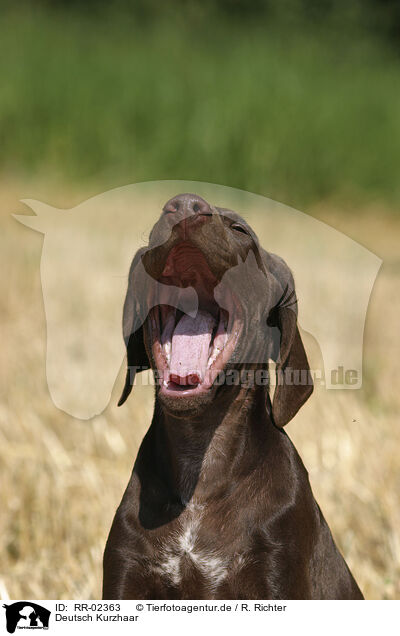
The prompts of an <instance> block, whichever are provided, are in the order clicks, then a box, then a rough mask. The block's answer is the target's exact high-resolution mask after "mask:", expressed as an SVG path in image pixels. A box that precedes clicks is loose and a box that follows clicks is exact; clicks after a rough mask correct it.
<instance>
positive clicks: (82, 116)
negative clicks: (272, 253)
mask: <svg viewBox="0 0 400 636" xmlns="http://www.w3.org/2000/svg"><path fill="white" fill-rule="evenodd" d="M22 7H23V8H22V9H20V10H11V9H9V10H7V11H4V12H3V15H2V19H1V21H0V86H1V90H0V147H1V154H0V171H1V172H3V173H4V174H12V175H19V176H21V177H22V178H26V177H27V176H30V177H32V176H36V175H40V176H46V178H48V179H50V178H51V179H60V180H62V181H67V182H70V181H72V182H77V183H88V182H95V183H101V184H102V187H104V188H106V187H111V186H116V185H120V184H123V183H129V182H136V181H142V180H153V179H193V180H200V181H210V182H216V183H221V184H224V185H230V186H234V187H237V188H243V189H246V190H250V191H253V192H257V193H261V194H264V195H267V196H270V197H271V198H274V199H278V200H281V201H284V202H286V203H289V204H292V205H295V206H296V207H302V206H307V205H311V204H313V203H315V202H319V201H324V200H327V199H334V200H335V201H338V202H340V201H346V202H349V201H354V202H355V204H356V205H357V204H358V203H360V202H361V203H364V202H365V201H367V200H368V201H369V202H370V201H371V200H372V201H380V202H382V201H383V202H385V203H387V204H388V206H389V207H392V208H393V209H395V208H396V205H397V204H398V203H399V201H400V187H399V184H398V178H397V177H398V175H397V173H398V167H399V165H400V83H399V81H398V78H399V71H400V59H399V56H398V52H396V51H394V50H391V48H390V46H389V44H387V43H384V42H383V40H380V39H379V38H378V37H374V36H373V35H372V34H371V33H370V32H368V31H366V30H363V29H361V28H360V29H353V30H351V29H344V28H342V27H341V25H340V23H339V24H336V25H334V26H332V24H331V25H330V26H327V27H326V28H324V27H323V25H321V24H320V23H319V24H318V25H314V27H312V26H310V25H307V26H306V25H304V24H303V25H301V28H300V27H299V25H297V26H296V25H294V26H293V25H290V24H288V25H284V24H282V23H281V24H275V23H274V22H273V21H272V22H270V23H268V24H267V22H266V21H259V22H258V23H257V22H256V21H253V22H251V23H250V24H247V25H246V26H245V28H242V26H241V25H240V21H239V22H238V21H232V22H228V21H226V20H225V21H221V20H219V19H215V21H213V22H212V21H207V20H203V21H200V22H199V24H198V25H197V26H196V22H195V21H194V22H193V21H192V22H190V23H187V22H185V20H184V19H183V18H182V16H180V15H177V16H176V19H169V20H167V21H166V20H165V19H164V18H160V19H158V20H153V21H150V22H149V21H148V22H142V23H141V22H139V21H137V20H135V19H133V18H128V17H127V16H126V15H124V14H123V13H121V14H120V13H118V12H114V13H113V14H108V17H105V16H104V15H103V16H98V15H96V14H91V13H90V11H89V12H87V13H86V14H84V13H82V12H76V11H65V10H64V11H56V12H54V11H50V10H47V11H44V10H39V9H38V8H36V9H35V8H34V7H33V5H31V6H25V7H24V5H22Z"/></svg>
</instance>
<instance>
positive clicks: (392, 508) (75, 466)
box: [0, 182, 400, 599]
mask: <svg viewBox="0 0 400 636" xmlns="http://www.w3.org/2000/svg"><path fill="white" fill-rule="evenodd" d="M32 189H34V188H32ZM2 190H3V192H2V194H1V196H0V206H1V216H0V222H1V243H2V247H1V255H2V259H3V262H2V276H1V283H0V285H1V287H0V316H1V323H2V341H1V342H2V345H1V352H0V361H1V367H0V373H1V383H0V467H1V491H0V492H1V494H0V497H1V499H0V507H1V516H0V555H1V557H0V558H1V562H0V592H1V593H2V595H3V597H5V596H6V595H7V593H8V595H9V596H10V597H11V598H32V599H40V598H55V599H65V598H99V597H100V594H101V576H102V573H101V561H102V552H103V548H104V544H105V540H106V537H107V533H108V530H109V526H110V524H111V521H112V518H113V515H114V512H115V509H116V506H117V505H118V503H119V501H120V498H121V496H122V492H123V489H124V488H125V485H126V483H127V481H128V478H129V474H130V471H131V468H132V464H133V460H134V456H135V454H136V451H137V448H138V444H139V443H140V440H141V438H142V436H143V434H144V432H145V430H146V427H147V426H148V424H149V422H150V418H151V414H152V401H153V395H152V389H151V387H137V388H136V389H135V391H134V396H133V397H132V398H131V399H130V400H128V402H127V404H126V405H125V406H124V408H122V409H118V408H117V407H116V401H117V397H118V393H119V390H120V388H121V385H122V377H123V370H122V372H121V373H120V375H119V378H118V381H117V383H116V386H115V388H114V391H113V398H112V400H111V403H110V405H109V406H108V408H107V409H106V411H105V412H104V413H103V414H102V415H100V416H98V417H96V418H94V419H92V420H89V421H80V420H76V419H74V418H72V417H70V416H68V415H66V414H65V413H63V412H62V411H59V410H57V409H56V408H55V406H54V404H53V403H52V401H51V399H50V396H49V393H48V389H47V384H46V375H45V347H46V325H45V317H44V311H43V300H42V294H41V284H40V272H39V260H40V253H41V247H42V237H41V235H39V234H35V233H32V232H30V231H29V230H27V229H25V228H21V226H18V224H17V223H16V222H15V221H14V220H13V219H11V218H10V216H9V213H10V212H12V211H18V210H21V205H20V204H18V199H19V198H21V197H22V196H25V195H26V187H25V188H22V187H18V186H17V185H15V184H14V185H13V184H5V183H4V182H3V188H2ZM34 194H35V195H36V196H37V198H43V199H46V198H47V199H49V198H50V197H49V195H48V192H46V193H45V194H43V193H42V192H40V189H39V188H38V187H37V188H36V191H35V193H34ZM57 197H58V199H57ZM63 198H64V201H63ZM82 198H84V197H78V196H77V194H76V193H75V195H73V194H71V193H68V194H67V195H64V197H63V196H62V195H61V194H60V193H58V194H57V195H55V196H54V200H55V201H56V202H57V203H59V204H60V205H62V203H66V204H67V205H71V204H72V203H74V202H76V201H77V200H79V199H82ZM315 214H316V215H317V216H319V218H321V219H322V220H325V221H327V222H329V223H331V224H332V225H333V226H334V227H336V228H338V229H339V230H341V231H343V232H345V233H348V234H349V235H350V236H351V237H352V238H354V239H355V240H356V241H359V242H360V243H362V244H364V245H365V246H366V247H368V248H369V249H371V250H372V251H374V252H375V253H377V254H378V255H379V256H381V257H382V258H383V259H384V264H383V267H382V269H381V272H380V274H379V277H378V280H377V282H376V285H375V288H374V291H373V294H372V298H371V303H370V309H369V313H368V317H367V326H366V332H365V356H364V369H365V377H364V387H363V389H362V390H359V391H331V392H326V391H317V392H316V393H315V394H314V396H313V398H312V399H311V400H310V401H309V403H308V404H307V405H306V406H305V407H304V409H303V410H302V412H301V413H300V414H299V415H298V416H297V417H296V419H295V420H294V421H293V422H292V423H290V425H289V426H288V427H287V429H288V432H289V435H290V436H291V437H292V439H293V441H294V442H295V444H296V446H297V448H298V450H299V452H300V454H301V456H302V458H303V461H304V463H305V465H306V466H307V468H308V470H309V473H310V478H311V482H312V486H313V489H314V492H315V494H316V497H317V499H318V501H319V503H320V505H321V508H322V510H323V511H324V513H325V516H326V518H327V520H328V523H329V524H330V526H331V529H332V531H333V534H334V536H335V539H336V541H337V543H338V544H339V546H340V548H341V550H342V552H343V553H344V556H345V558H346V559H347V561H348V563H349V565H350V567H351V569H352V571H353V572H354V575H355V577H356V578H357V580H358V582H359V584H360V586H361V588H362V590H363V591H364V594H365V595H366V597H367V598H370V599H381V598H391V599H393V598H400V538H399V528H400V506H399V493H400V427H399V426H398V424H399V422H398V415H399V411H400V397H399V392H398V390H397V387H398V386H399V380H400V371H399V367H398V353H399V345H400V332H399V328H398V321H399V315H400V298H399V296H398V289H399V282H400V261H399V253H398V244H399V239H400V222H399V221H398V220H395V219H394V218H393V217H390V216H389V215H386V214H385V213H384V211H382V210H369V211H368V210H367V211H365V213H363V212H362V211H361V212H359V214H358V215H357V217H352V216H351V215H348V214H346V215H345V214H343V213H341V214H337V213H336V212H335V211H334V210H329V209H325V208H322V209H319V210H316V211H315Z"/></svg>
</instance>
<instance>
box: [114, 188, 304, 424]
mask: <svg viewBox="0 0 400 636" xmlns="http://www.w3.org/2000/svg"><path fill="white" fill-rule="evenodd" d="M123 334H124V339H125V343H126V347H127V357H128V373H127V377H126V382H125V387H124V391H123V394H122V396H121V399H120V402H119V404H120V405H121V404H122V403H123V402H124V401H125V400H126V398H127V397H128V395H129V393H130V391H131V388H132V383H133V380H134V372H135V370H137V371H140V370H142V369H146V368H150V367H151V368H152V369H153V371H154V372H155V376H156V387H157V393H158V398H159V400H160V401H161V403H162V404H163V406H164V408H166V409H167V410H169V411H170V412H173V413H175V414H182V415H184V414H187V413H197V414H200V413H201V411H202V409H204V408H205V407H206V405H209V404H210V403H211V402H212V400H213V399H214V398H215V395H216V393H217V391H218V390H220V389H221V388H222V386H225V387H226V384H227V382H225V381H224V378H225V379H226V378H227V377H228V375H229V372H230V371H232V370H236V371H239V370H243V369H252V370H254V369H257V370H267V368H268V360H269V359H272V360H274V361H275V362H276V375H277V377H276V389H275V393H274V398H273V404H272V409H271V416H272V419H273V421H274V423H275V424H276V425H277V426H284V425H285V424H286V423H287V422H288V421H289V420H290V419H291V418H292V417H293V416H294V415H295V413H296V412H297V411H298V409H299V408H300V407H301V406H302V404H303V403H304V402H305V401H306V400H307V398H308V397H309V395H310V394H311V392H312V388H313V387H312V381H311V377H310V373H309V366H308V361H307V357H306V354H305V351H304V347H303V343H302V341H301V337H300V334H299V330H298V327H297V299H296V294H295V288H294V281H293V276H292V274H291V272H290V270H289V268H288V266H287V265H286V263H285V262H284V261H283V260H282V259H281V258H279V257H278V256H276V255H273V254H270V253H268V252H266V251H265V250H264V249H262V248H261V247H260V245H259V241H258V238H257V236H256V235H255V233H254V231H253V230H252V228H251V227H250V226H249V225H248V224H247V223H246V221H245V220H244V219H242V218H241V217H240V216H239V215H238V214H236V213H235V212H233V211H231V210H227V209H223V208H217V207H213V206H211V205H210V204H209V203H207V202H206V201H205V200H204V199H202V198H201V197H199V196H197V195H194V194H181V195H178V196H176V197H174V198H173V199H170V200H169V201H168V202H167V203H166V204H165V206H164V208H163V211H162V214H161V217H160V219H159V221H158V222H157V223H156V224H155V226H154V227H153V229H152V231H151V233H150V237H149V244H148V246H147V247H146V248H142V249H141V250H139V251H138V252H137V254H136V255H135V257H134V259H133V261H132V265H131V268H130V273H129V283H128V291H127V294H126V299H125V305H124V317H123ZM227 374H228V375H227ZM221 378H222V381H221ZM267 399H269V398H267Z"/></svg>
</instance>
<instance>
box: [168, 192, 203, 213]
mask: <svg viewBox="0 0 400 636" xmlns="http://www.w3.org/2000/svg"><path fill="white" fill-rule="evenodd" d="M164 213H165V214H169V213H179V214H180V215H181V216H183V217H184V218H187V217H189V216H193V215H197V214H201V215H205V216H210V215H211V214H212V211H211V207H210V205H209V204H208V203H207V201H205V200H204V199H202V198H201V197H199V196H198V195H197V194H178V195H177V196H176V197H173V198H172V199H170V200H169V201H167V203H166V204H165V205H164Z"/></svg>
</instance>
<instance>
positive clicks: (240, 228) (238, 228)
mask: <svg viewBox="0 0 400 636" xmlns="http://www.w3.org/2000/svg"><path fill="white" fill-rule="evenodd" d="M231 229H232V230H236V232H242V234H248V232H247V230H246V229H245V228H244V227H243V225H240V224H239V223H232V225H231Z"/></svg>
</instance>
